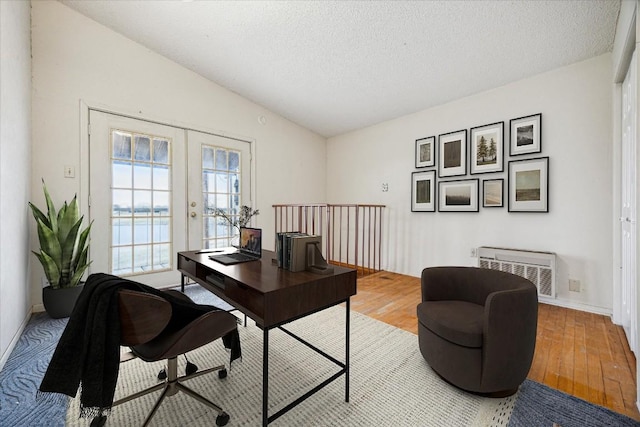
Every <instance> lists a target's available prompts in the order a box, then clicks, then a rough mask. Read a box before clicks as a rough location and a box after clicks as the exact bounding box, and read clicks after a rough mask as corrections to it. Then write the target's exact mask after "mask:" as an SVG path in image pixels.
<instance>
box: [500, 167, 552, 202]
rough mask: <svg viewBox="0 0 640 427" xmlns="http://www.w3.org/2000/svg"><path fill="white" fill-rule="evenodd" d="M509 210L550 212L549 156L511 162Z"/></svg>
mask: <svg viewBox="0 0 640 427" xmlns="http://www.w3.org/2000/svg"><path fill="white" fill-rule="evenodd" d="M508 200H509V208H508V209H509V212H543V213H545V212H549V157H538V158H533V159H523V160H512V161H510V162H509V191H508Z"/></svg>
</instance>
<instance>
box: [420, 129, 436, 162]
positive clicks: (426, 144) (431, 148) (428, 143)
mask: <svg viewBox="0 0 640 427" xmlns="http://www.w3.org/2000/svg"><path fill="white" fill-rule="evenodd" d="M435 165H436V137H435V136H428V137H426V138H420V139H416V168H428V167H433V166H435Z"/></svg>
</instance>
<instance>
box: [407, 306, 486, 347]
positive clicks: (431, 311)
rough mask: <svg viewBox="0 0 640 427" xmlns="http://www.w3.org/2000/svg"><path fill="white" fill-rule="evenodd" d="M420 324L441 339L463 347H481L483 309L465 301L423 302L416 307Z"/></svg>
mask: <svg viewBox="0 0 640 427" xmlns="http://www.w3.org/2000/svg"><path fill="white" fill-rule="evenodd" d="M418 319H419V321H420V323H422V324H423V325H424V326H426V327H427V328H428V329H429V330H431V331H433V332H434V333H435V334H437V335H438V336H440V337H441V338H444V339H446V340H447V341H450V342H452V343H454V344H457V345H461V346H464V347H471V348H480V347H482V329H483V326H484V307H483V306H481V305H478V304H474V303H471V302H466V301H425V302H422V303H420V304H419V305H418Z"/></svg>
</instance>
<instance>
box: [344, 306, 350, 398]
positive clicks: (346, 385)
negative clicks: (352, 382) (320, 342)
mask: <svg viewBox="0 0 640 427" xmlns="http://www.w3.org/2000/svg"><path fill="white" fill-rule="evenodd" d="M346 311H347V319H346V322H345V325H346V326H345V344H344V347H345V349H346V350H345V353H346V354H345V356H344V361H345V362H344V364H345V368H344V401H345V402H348V401H349V341H350V339H349V326H350V325H349V322H350V319H351V316H350V313H351V298H347V310H346Z"/></svg>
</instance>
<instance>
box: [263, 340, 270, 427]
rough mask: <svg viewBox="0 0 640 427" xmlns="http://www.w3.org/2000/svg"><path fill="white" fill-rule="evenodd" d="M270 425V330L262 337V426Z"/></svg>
mask: <svg viewBox="0 0 640 427" xmlns="http://www.w3.org/2000/svg"><path fill="white" fill-rule="evenodd" d="M267 424H269V329H267V328H265V329H263V337H262V425H263V426H265V427H266V426H267Z"/></svg>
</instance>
